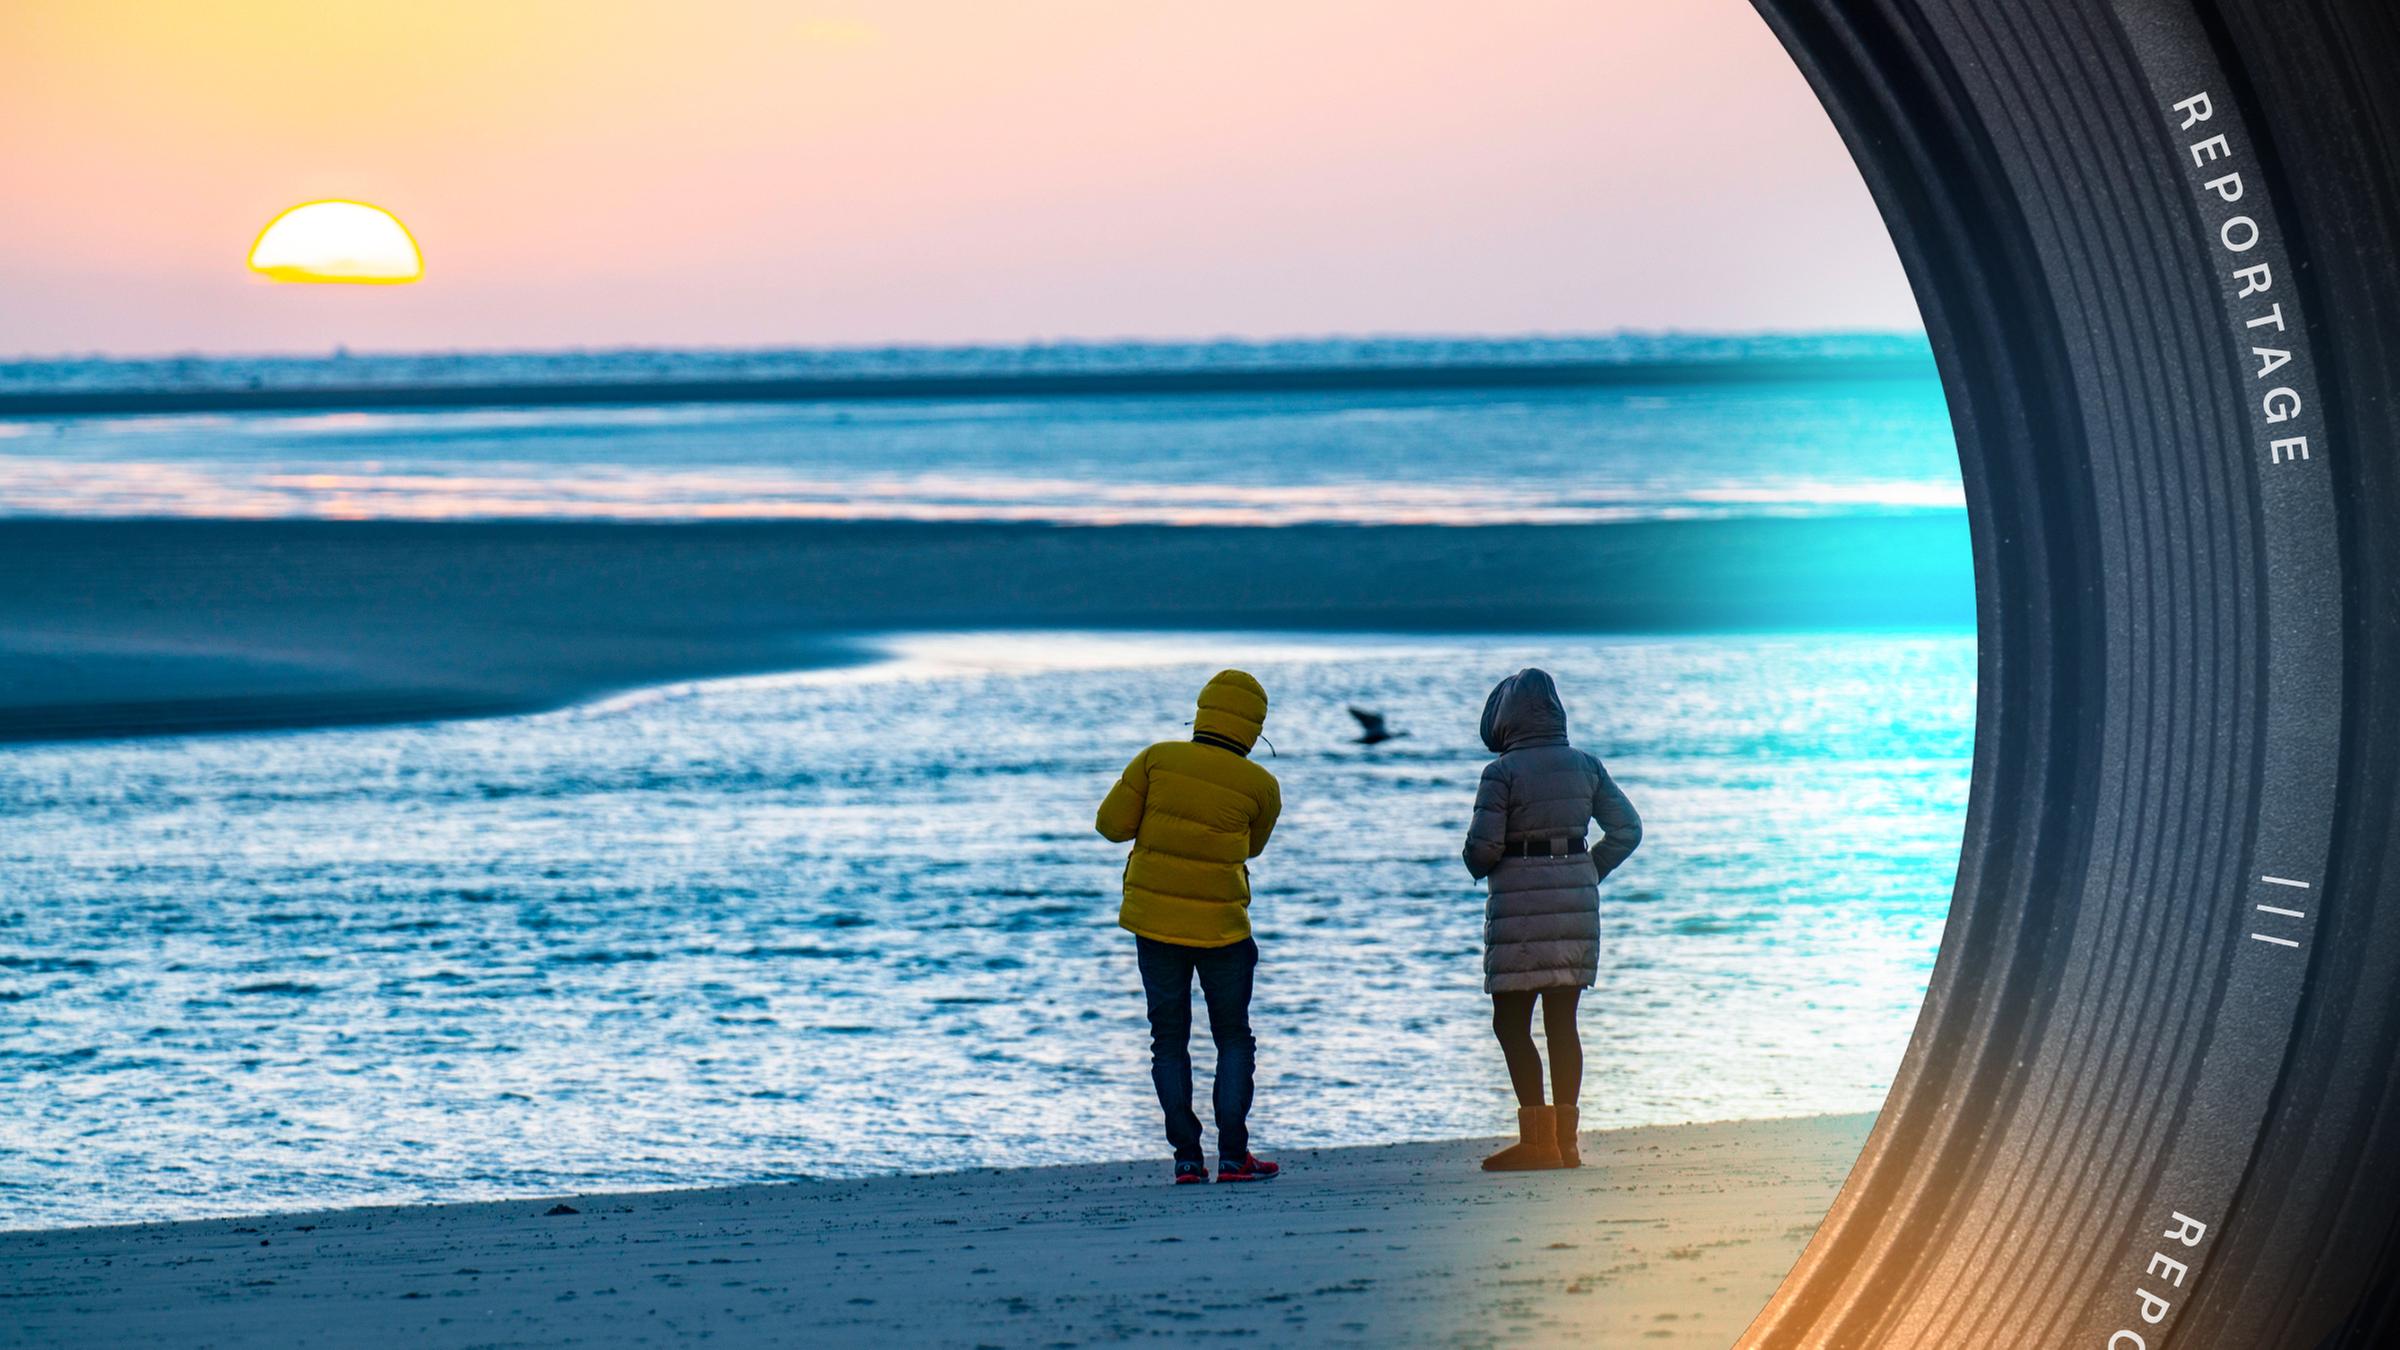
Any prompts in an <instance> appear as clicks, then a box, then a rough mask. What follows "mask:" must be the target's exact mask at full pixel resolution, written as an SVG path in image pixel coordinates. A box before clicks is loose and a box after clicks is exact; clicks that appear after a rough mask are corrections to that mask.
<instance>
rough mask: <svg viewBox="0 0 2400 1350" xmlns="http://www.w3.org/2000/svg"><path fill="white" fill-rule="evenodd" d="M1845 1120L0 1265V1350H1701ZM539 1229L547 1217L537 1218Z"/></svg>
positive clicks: (12, 1240) (269, 1226) (581, 1203)
mask: <svg viewBox="0 0 2400 1350" xmlns="http://www.w3.org/2000/svg"><path fill="white" fill-rule="evenodd" d="M1870 1123H1871V1118H1870V1117H1866V1116H1833V1117H1820V1118H1815V1119H1805V1120H1786V1121H1751V1122H1736V1123H1728V1124H1710V1125H1688V1126H1674V1127H1657V1128H1648V1129H1636V1130H1622V1131H1612V1132H1608V1133H1590V1134H1587V1135H1586V1136H1585V1161H1586V1165H1585V1167H1584V1168H1583V1169H1581V1170H1580V1171H1573V1172H1543V1173H1524V1174H1517V1175H1513V1176H1506V1175H1490V1174H1486V1173H1483V1172H1480V1171H1478V1170H1477V1169H1476V1166H1475V1162H1476V1160H1477V1159H1478V1158H1479V1157H1481V1156H1482V1154H1483V1153H1485V1152H1486V1151H1488V1149H1489V1148H1490V1147H1492V1142H1491V1141H1452V1142H1444V1143H1430V1144H1398V1145H1391V1146H1386V1147H1381V1148H1359V1149H1338V1150H1323V1151H1316V1152H1307V1151H1302V1152H1293V1153H1287V1154H1283V1155H1281V1157H1282V1160H1283V1161H1284V1162H1286V1163H1287V1164H1288V1165H1289V1168H1290V1170H1289V1172H1288V1174H1287V1175H1286V1176H1285V1177H1284V1178H1282V1179H1281V1180H1278V1181H1275V1182H1272V1183H1268V1184H1265V1185H1255V1186H1214V1185H1212V1186H1207V1187H1185V1188H1180V1189H1178V1188H1173V1187H1169V1186H1166V1185H1164V1184H1163V1179H1164V1168H1163V1166H1162V1165H1160V1164H1158V1163H1156V1162H1146V1163H1140V1164H1133V1163H1112V1164H1103V1165H1096V1166H1090V1167H1063V1168H1060V1167H1053V1168H1038V1169H1027V1170H1021V1171H977V1172H964V1173H953V1174H941V1175H933V1176H916V1177H882V1178H874V1179H869V1180H861V1181H847V1182H801V1183H793V1184H785V1185H772V1186H751V1187H739V1188H731V1189H723V1190H708V1191H676V1192H657V1193H649V1194H635V1195H595V1196H570V1197H565V1198H564V1200H563V1201H562V1200H560V1199H559V1198H557V1197H543V1198H540V1199H528V1200H523V1201H510V1202H500V1203H491V1204H469V1205H448V1206H432V1207H416V1208H378V1209H356V1210H344V1211H336V1212H330V1213H317V1214H287V1215H277V1216H273V1217H269V1218H258V1219H226V1220H208V1221H202V1222H194V1223H177V1224H156V1225H146V1226H134V1227H115V1228H87V1229H67V1230H54V1231H47V1232H17V1233H0V1345H9V1346H20V1345H21V1346H37V1345H38V1346H104V1345H105V1346H138V1345H174V1346H247V1345H261V1346H285V1345H334V1344H339V1345H345V1346H357V1347H378V1346H395V1347H397V1346H410V1347H440V1346H618V1345H662V1344H671V1343H673V1344H680V1343H687V1342H694V1341H699V1340H703V1339H706V1340H707V1341H708V1342H709V1343H711V1344H718V1345H729V1346H750V1345H824V1346H898V1345H907V1346H958V1347H972V1346H987V1345H988V1346H1072V1345H1105V1344H1115V1343H1120V1342H1125V1341H1146V1340H1151V1339H1153V1338H1162V1337H1163V1338H1173V1339H1176V1340H1184V1339H1199V1338H1207V1339H1216V1338H1230V1339H1232V1340H1235V1341H1237V1342H1239V1343H1242V1344H1249V1345H1268V1346H1281V1345H1293V1346H1298V1345H1310V1346H1317V1345H1336V1346H1340V1345H1356V1346H1391V1345H1438V1346H1481V1345H1563V1344H1574V1345H1579V1346H1586V1347H1612V1346H1718V1347H1721V1346H1725V1345H1728V1344H1730V1343H1731V1342H1732V1340H1733V1339H1734V1337H1735V1336H1737V1335H1738V1334H1740V1332H1741V1330H1742V1328H1743V1327H1744V1326H1746V1325H1747V1324H1748V1322H1749V1319H1750V1317H1751V1315H1752V1314H1753V1313H1755V1312H1756V1311H1757V1309H1758V1308H1759V1307H1760V1306H1761V1305H1762V1304H1763V1303H1764V1302H1765V1300H1766V1298H1767V1295H1768V1294H1769V1293H1770V1292H1771V1291H1772V1290H1773V1288H1774V1286H1775V1283H1776V1282H1777V1280H1779V1279H1780V1278H1781V1276H1782V1274H1783V1272H1784V1271H1785V1270H1786V1269H1787V1268H1788V1267H1789V1266H1790V1265H1791V1262H1792V1260H1793V1258H1794V1257H1796V1256H1797V1255H1798V1253H1799V1250H1800V1247H1801V1245H1802V1244H1803V1243H1804V1242H1805V1241H1806V1240H1807V1237H1808V1235H1809V1233H1810V1232H1811V1231H1812V1230H1813V1229H1814V1228H1815V1226H1816V1224H1817V1222H1818V1221H1819V1219H1821V1218H1822V1217H1823V1214H1824V1211H1825V1208H1826V1206H1827V1205H1828V1204H1829V1203H1830V1202H1831V1200H1832V1198H1833V1195H1834V1192H1835V1190H1836V1189H1837V1187H1838V1186H1839V1184H1840V1181H1841V1178H1842V1177H1843V1175H1844V1174H1845V1173H1846V1172H1847V1171H1848V1169H1849V1166H1850V1163H1851V1161H1852V1159H1853V1158H1854V1157H1855V1155H1856V1153H1857V1151H1858V1148H1859V1145H1860V1144H1861V1143H1862V1142H1863V1140H1864V1139H1865V1135H1866V1131H1867V1128H1868V1126H1869V1124H1870ZM561 1203H563V1204H564V1205H565V1206H566V1207H567V1208H570V1209H572V1210H574V1211H576V1212H574V1213H571V1214H552V1213H550V1212H549V1211H551V1210H552V1209H553V1208H554V1207H556V1206H557V1205H559V1204H561Z"/></svg>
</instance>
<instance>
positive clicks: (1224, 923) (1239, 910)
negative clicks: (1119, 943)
mask: <svg viewBox="0 0 2400 1350" xmlns="http://www.w3.org/2000/svg"><path fill="white" fill-rule="evenodd" d="M1266 721H1267V691H1266V690H1265V689H1263V688H1261V687H1260V686H1259V683H1258V681H1257V680H1254V679H1252V678H1251V677H1250V676H1249V675H1247V674H1245V673H1244V672H1242V671H1238V670H1221V671H1218V672H1217V673H1216V675H1214V676H1213V677H1211V678H1210V680H1209V682H1208V686H1207V687H1206V688H1204V689H1202V690H1201V691H1200V711H1199V712H1198V713H1197V714H1196V715H1194V717H1193V718H1192V739H1191V740H1188V741H1161V742H1159V743H1158V744H1156V745H1153V746H1151V747H1150V748H1149V749H1147V750H1144V751H1143V752H1142V753H1140V754H1138V755H1135V756H1134V757H1133V762H1132V763H1131V764H1128V765H1126V766H1125V772H1124V775H1123V776H1122V777H1120V778H1118V779H1117V785H1116V786H1115V787H1113V788H1110V789H1109V790H1108V799H1107V800H1106V801H1103V802H1101V803H1100V817H1099V819H1098V820H1097V821H1096V822H1094V823H1095V824H1096V825H1097V826H1098V827H1099V830H1100V835H1101V837H1102V838H1104V839H1108V840H1111V841H1113V842H1116V843H1120V844H1121V843H1123V842H1125V841H1126V840H1128V839H1131V840H1132V841H1133V856H1132V857H1130V858H1127V859H1126V860H1125V903H1124V905H1123V906H1122V907H1121V908H1119V909H1118V911H1117V923H1118V925H1119V926H1120V927H1124V928H1129V929H1131V930H1133V931H1134V932H1136V933H1139V934H1141V935H1142V936H1143V937H1146V938H1155V939H1157V940H1158V941H1160V942H1172V943H1176V944H1178V945H1180V946H1185V947H1225V946H1230V945H1232V944H1233V943H1236V942H1239V941H1241V940H1242V939H1243V938H1246V937H1248V936H1250V868H1249V865H1248V860H1249V859H1251V858H1255V857H1257V856H1258V855H1259V853H1260V852H1261V851H1263V850H1264V849H1265V848H1266V846H1267V836H1268V835H1269V834H1272V833H1274V830H1275V817H1276V816H1277V815H1278V814H1279V813H1280V812H1281V811H1282V810H1283V792H1282V789H1280V788H1278V787H1277V786H1276V785H1275V775H1273V774H1271V773H1268V772H1267V771H1266V770H1265V769H1262V768H1260V767H1259V766H1257V765H1256V764H1253V763H1251V762H1250V761H1249V759H1248V758H1247V756H1248V755H1249V753H1250V747H1251V746H1253V745H1256V744H1257V743H1258V734H1259V732H1260V731H1261V730H1263V729H1264V728H1265V726H1266ZM1212 742H1213V743H1212Z"/></svg>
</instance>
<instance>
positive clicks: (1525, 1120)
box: [1483, 1106, 1559, 1172]
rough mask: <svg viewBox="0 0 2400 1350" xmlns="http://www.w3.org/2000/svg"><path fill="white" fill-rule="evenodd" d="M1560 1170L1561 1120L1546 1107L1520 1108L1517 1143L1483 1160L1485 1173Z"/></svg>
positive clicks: (1518, 1112)
mask: <svg viewBox="0 0 2400 1350" xmlns="http://www.w3.org/2000/svg"><path fill="white" fill-rule="evenodd" d="M1557 1166H1559V1161H1558V1116H1557V1114H1556V1113H1554V1112H1553V1111H1551V1109H1550V1108H1549V1107H1547V1106H1520V1107H1518V1108H1517V1142H1515V1143H1513V1144H1510V1145H1509V1146H1508V1147H1507V1148H1504V1149H1502V1150H1500V1151H1499V1152H1498V1153H1495V1154H1493V1155H1492V1156H1490V1157H1488V1158H1486V1159H1484V1160H1483V1170H1484V1171H1486V1172H1539V1171H1543V1170H1545V1169H1548V1168H1552V1167H1557Z"/></svg>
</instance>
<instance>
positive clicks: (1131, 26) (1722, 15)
mask: <svg viewBox="0 0 2400 1350" xmlns="http://www.w3.org/2000/svg"><path fill="white" fill-rule="evenodd" d="M0 166H4V169H5V177H6V182H7V187H6V191H5V192H4V193H0V354H6V353H20V354H46V353H63V352H83V351H95V350H99V351H112V352H128V353H130V352H160V351H179V350H206V351H236V350H291V351H311V350H321V349H324V348H326V347H330V346H331V345H333V344H334V343H337V342H342V343H347V344H349V345H350V346H352V347H354V348H362V349H363V348H458V347H505V346H558V345H592V346H614V345H628V344H632V345H675V344H696V343H709V344H756V343H774V344H786V343H853V342H883V341H905V342H951V341H1018V340H1025V339H1040V338H1058V337H1112V336H1211V335H1218V334H1234V335H1275V334H1307V333H1331V332H1347V333H1363V332H1439V333H1461V332H1490V333H1515V332H1526V331H1596V330H1607V329H1614V328H1620V327H1634V328H1660V327H1683V328H1720V329H1721V328H1744V329H1747V328H1806V327H1856V326H1875V327H1913V326H1914V325H1915V322H1916V316H1915V309H1914V306H1913V304H1912V303H1911V301H1910V299H1909V296H1908V291H1907V287H1906V285H1905V283H1904V282H1903V280H1902V279H1901V277H1900V275H1899V269H1898V265H1897V263H1896V262H1895V261H1894V260H1893V258H1892V254H1891V246H1890V243H1889V241H1888V240H1887V239H1886V238H1885V237H1884V235H1883V233H1882V231H1881V227H1880V225H1879V223H1878V221H1877V219H1876V216H1875V213H1874V210H1873V207H1872V205H1871V204H1870V203H1869V202H1868V200H1867V197H1866V193H1865V190H1864V189H1863V188H1862V187H1861V186H1860V184H1859V182H1858V179H1857V175H1856V173H1855V172H1854V171H1853V170H1852V169H1851V167H1850V163H1849V159H1848V157H1847V155H1846V154H1845V153H1844V152H1843V150H1842V148H1841V145H1840V142H1839V140H1838V139H1837V138H1836V137H1835V136H1834V134H1833V131H1832V128H1831V127H1830V126H1829V125H1828V124H1827V123H1826V121H1825V118H1824V115H1823V114H1822V113H1821V112H1820V111H1818V109H1817V107H1816V104H1815V101H1814V99H1813V98H1812V96H1811V95H1810V94H1809V92H1808V89H1807V87H1806V85H1805V84H1804V83H1803V82H1802V80H1801V79H1800V76H1799V74H1798V73H1797V72H1796V71H1795V70H1793V69H1792V67H1791V65H1790V63H1789V61H1788V60H1787V59H1786V58H1785V57H1784V56H1783V54H1782V52H1781V50H1780V49H1779V48H1778V47H1777V46H1776V44H1775V42H1774V39H1773V38H1772V36H1771V35H1770V34H1769V33H1768V32H1767V30H1766V28H1765V26H1764V25H1763V24H1762V23H1760V21H1759V20H1758V19H1757V18H1756V16H1755V15H1753V14H1752V13H1751V11H1750V9H1749V6H1748V5H1747V4H1746V3H1743V2H1742V0H1676V2H1675V3H1671V4H1660V3H1656V0H1640V2H1639V3H1633V2H1631V0H1474V2H1473V3H1462V2H1461V0H1373V2H1372V3H1367V2H1365V0H1361V2H1359V3H1348V2H1346V0H1344V2H1337V0H1207V3H1191V4H1185V3H1149V2H1148V0H974V2H967V0H960V2H957V3H935V2H934V0H915V2H913V3H912V2H907V0H888V2H885V0H875V2H868V3H858V4H851V5H844V6H815V5H806V4H794V3H788V2H787V3H777V2H776V0H681V2H680V3H656V4H636V3H627V2H622V0H474V2H471V3H454V2H452V0H407V3H385V2H383V0H341V2H340V3H325V0H158V2H156V3H131V2H128V3H119V2H117V0H9V3H8V4H7V5H6V6H5V7H0ZM312 197H347V198H356V199H360V200H365V201H370V202H375V203H377V204H379V205H382V206H385V207H387V208H389V209H390V210H392V211H393V212H395V213H396V214H397V215H399V216H400V218H401V219H402V220H404V221H406V222H407V223H408V225H409V226H410V228H411V229H412V230H414V231H415V232H416V235H417V238H418V240H419V241H420V242H421V244H422V245H423V247H424V252H425V259H426V279H425V280H424V281H423V282H422V283H419V284H417V285H413V286H406V287H355V288H354V287H310V286H277V285H274V284H272V283H268V282H265V281H262V280H260V279H258V278H255V277H252V276H250V275H249V274H248V273H247V272H246V271H245V270H244V267H243V258H244V254H245V251H246V250H247V249H248V247H249V245H250V242H251V240H252V238H253V237H254V236H255V235H256V233H257V231H258V229H259V227H260V226H261V225H263V224H264V223H265V222H266V221H267V219H268V218H269V217H271V216H272V215H274V214H275V213H276V212H277V211H279V210H281V209H282V208H284V207H287V206H290V205H292V204H293V203H295V202H298V201H302V200H305V199H308V198H312Z"/></svg>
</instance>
